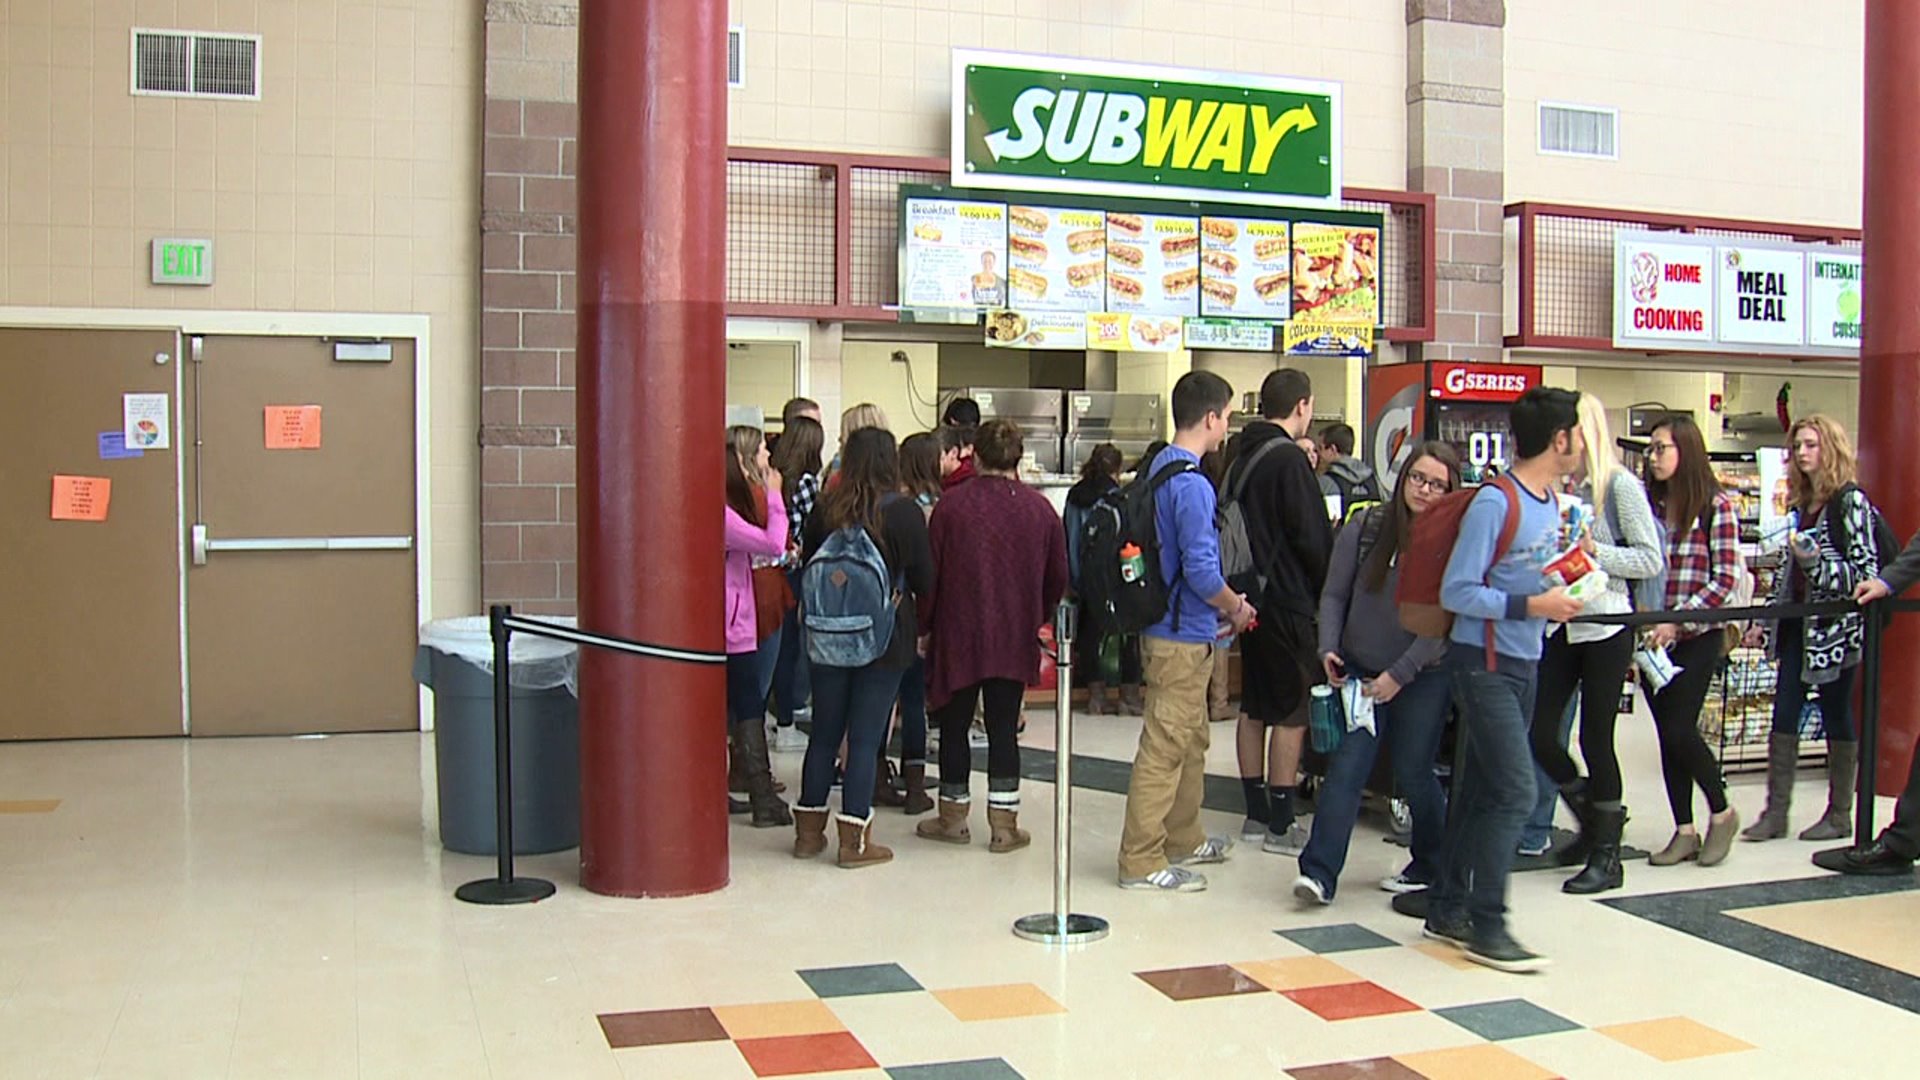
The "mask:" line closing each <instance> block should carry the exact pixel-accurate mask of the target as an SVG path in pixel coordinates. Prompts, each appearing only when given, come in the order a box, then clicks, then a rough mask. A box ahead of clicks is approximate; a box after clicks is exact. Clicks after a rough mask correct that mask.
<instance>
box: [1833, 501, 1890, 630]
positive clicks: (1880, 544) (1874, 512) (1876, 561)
mask: <svg viewBox="0 0 1920 1080" xmlns="http://www.w3.org/2000/svg"><path fill="white" fill-rule="evenodd" d="M1855 491H1859V492H1860V497H1861V498H1867V494H1866V492H1865V491H1863V490H1861V487H1860V485H1858V484H1842V485H1840V490H1838V491H1836V492H1834V493H1833V496H1832V497H1831V498H1829V499H1828V500H1827V506H1826V509H1825V510H1823V511H1822V513H1824V514H1826V515H1827V519H1828V524H1829V525H1830V526H1831V527H1832V530H1833V546H1834V547H1836V548H1838V549H1839V551H1840V556H1841V558H1845V557H1846V554H1847V546H1848V544H1849V542H1850V541H1849V538H1848V536H1847V515H1846V511H1845V509H1844V503H1845V500H1846V497H1847V495H1848V494H1849V493H1850V492H1855ZM1867 513H1868V514H1869V515H1871V517H1872V520H1873V569H1874V571H1875V572H1876V573H1877V572H1879V571H1881V570H1885V569H1886V568H1887V564H1888V563H1890V562H1892V561H1893V560H1894V558H1895V557H1897V556H1898V555H1899V554H1900V534H1899V533H1896V532H1894V531H1893V523H1892V522H1889V521H1888V520H1887V516H1886V515H1885V514H1882V513H1881V512H1880V508H1879V507H1877V506H1875V505H1873V500H1872V499H1867ZM1878 618H1879V620H1880V625H1881V626H1882V627H1885V626H1886V625H1887V624H1888V623H1890V622H1892V621H1893V609H1892V608H1891V607H1888V606H1887V605H1885V604H1882V605H1879V607H1878Z"/></svg>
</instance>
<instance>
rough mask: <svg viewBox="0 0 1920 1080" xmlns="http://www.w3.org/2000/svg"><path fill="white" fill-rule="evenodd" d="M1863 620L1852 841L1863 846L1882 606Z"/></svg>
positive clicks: (1868, 820) (1868, 824) (1874, 750)
mask: <svg viewBox="0 0 1920 1080" xmlns="http://www.w3.org/2000/svg"><path fill="white" fill-rule="evenodd" d="M1880 603H1886V601H1884V600H1883V601H1881V602H1880ZM1862 617H1863V618H1865V619H1866V621H1867V625H1866V641H1865V643H1864V644H1863V646H1862V649H1861V656H1860V669H1861V670H1860V683H1861V686H1860V732H1859V736H1858V737H1859V740H1860V741H1859V742H1858V743H1856V744H1855V745H1857V746H1858V747H1859V748H1860V762H1859V764H1860V777H1859V781H1858V783H1857V784H1856V785H1855V791H1854V810H1853V818H1854V820H1853V842H1854V843H1856V844H1859V845H1861V846H1863V847H1864V846H1865V845H1867V844H1869V843H1872V842H1873V796H1874V779H1875V777H1876V775H1877V774H1878V772H1879V766H1880V689H1881V688H1880V677H1881V675H1882V670H1881V661H1882V659H1883V657H1882V656H1881V651H1880V647H1881V639H1882V632H1881V627H1880V604H1870V605H1868V606H1867V609H1866V611H1865V613H1864V615H1863V616H1862Z"/></svg>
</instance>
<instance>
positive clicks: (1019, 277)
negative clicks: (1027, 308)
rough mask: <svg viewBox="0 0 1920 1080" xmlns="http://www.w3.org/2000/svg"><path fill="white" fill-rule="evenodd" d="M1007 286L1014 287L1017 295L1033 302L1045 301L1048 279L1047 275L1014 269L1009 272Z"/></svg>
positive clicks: (1018, 268) (1019, 268)
mask: <svg viewBox="0 0 1920 1080" xmlns="http://www.w3.org/2000/svg"><path fill="white" fill-rule="evenodd" d="M1007 284H1008V285H1010V286H1012V287H1013V291H1014V293H1015V294H1016V295H1020V296H1025V297H1028V298H1030V299H1033V300H1044V299H1046V296H1047V278H1046V275H1045V274H1036V273H1034V272H1033V271H1031V270H1027V269H1023V268H1021V267H1018V266H1016V267H1013V268H1012V269H1010V270H1008V271H1007Z"/></svg>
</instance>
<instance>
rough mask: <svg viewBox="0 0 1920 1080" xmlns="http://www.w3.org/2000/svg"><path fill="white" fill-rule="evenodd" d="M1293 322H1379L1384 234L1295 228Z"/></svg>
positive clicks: (1301, 225) (1338, 228) (1297, 224)
mask: <svg viewBox="0 0 1920 1080" xmlns="http://www.w3.org/2000/svg"><path fill="white" fill-rule="evenodd" d="M1292 317H1293V318H1296V319H1309V320H1314V321H1319V322H1344V323H1365V324H1367V325H1368V326H1377V325H1379V322H1380V230H1379V229H1369V228H1356V227H1353V226H1349V225H1310V224H1307V223H1306V222H1295V223H1294V226H1293V316H1292Z"/></svg>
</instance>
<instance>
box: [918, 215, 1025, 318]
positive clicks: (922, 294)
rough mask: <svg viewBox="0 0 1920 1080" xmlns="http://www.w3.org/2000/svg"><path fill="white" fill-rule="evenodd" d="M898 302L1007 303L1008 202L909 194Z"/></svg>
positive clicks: (942, 305)
mask: <svg viewBox="0 0 1920 1080" xmlns="http://www.w3.org/2000/svg"><path fill="white" fill-rule="evenodd" d="M901 232H902V234H903V242H904V245H905V251H904V252H903V260H902V261H903V264H904V265H903V267H902V273H901V283H900V302H901V304H903V305H904V306H906V307H928V308H964V307H980V308H997V307H1004V306H1005V305H1006V303H1007V279H1006V277H1005V274H1006V270H1007V266H1006V254H1007V205H1006V204H1005V203H998V202H969V201H962V200H957V199H908V200H906V209H905V220H904V221H902V222H901Z"/></svg>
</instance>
